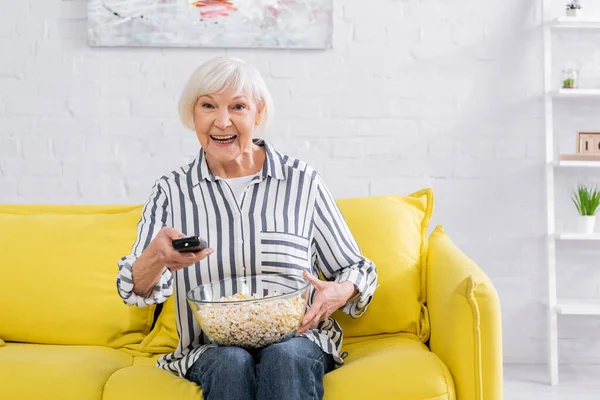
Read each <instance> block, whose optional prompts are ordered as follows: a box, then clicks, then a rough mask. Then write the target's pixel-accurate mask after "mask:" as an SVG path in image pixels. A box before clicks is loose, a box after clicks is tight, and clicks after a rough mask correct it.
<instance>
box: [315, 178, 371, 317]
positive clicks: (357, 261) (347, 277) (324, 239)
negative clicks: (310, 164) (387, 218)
mask: <svg viewBox="0 0 600 400" xmlns="http://www.w3.org/2000/svg"><path fill="white" fill-rule="evenodd" d="M317 181H318V192H317V198H316V204H315V216H314V221H313V222H314V229H315V232H314V241H313V244H314V247H315V254H316V261H317V262H316V264H317V266H318V268H319V270H320V271H321V273H322V274H323V276H324V277H325V279H327V280H329V281H335V282H338V283H341V282H344V281H350V282H352V284H354V287H356V289H357V291H358V293H357V294H356V295H355V296H353V297H352V298H350V299H349V300H348V302H346V304H345V305H344V306H343V307H342V308H341V310H342V311H343V312H345V313H346V314H348V315H349V316H350V317H352V318H358V317H360V316H361V315H362V314H363V313H364V312H365V311H366V310H367V307H368V306H369V304H370V303H371V301H372V299H373V295H374V293H375V290H376V289H377V279H378V276H377V270H376V268H375V264H374V263H373V262H372V261H371V260H369V259H367V258H366V257H365V256H363V255H362V253H361V251H360V248H359V247H358V244H357V243H356V240H355V239H354V236H353V235H352V233H351V232H350V228H349V227H348V225H347V223H346V220H345V219H344V216H343V215H342V212H341V211H340V209H339V207H338V205H337V203H336V202H335V200H334V199H333V197H332V196H331V193H330V192H329V190H328V189H327V187H326V186H325V184H324V183H323V181H322V180H321V178H320V177H318V176H317Z"/></svg>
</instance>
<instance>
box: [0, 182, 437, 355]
mask: <svg viewBox="0 0 600 400" xmlns="http://www.w3.org/2000/svg"><path fill="white" fill-rule="evenodd" d="M337 204H338V206H339V207H340V210H341V212H342V214H343V215H344V218H345V219H346V221H347V223H348V226H349V227H350V230H351V231H352V233H353V235H354V237H355V238H356V240H357V242H358V245H359V247H360V248H361V250H362V252H363V254H364V255H365V256H366V257H367V258H369V259H371V260H372V261H373V262H374V263H375V266H376V268H377V272H378V275H379V287H378V289H377V291H376V292H375V296H374V298H373V301H372V303H371V305H370V306H369V308H368V310H367V312H366V313H365V314H364V315H363V316H361V317H360V318H358V319H352V318H350V317H348V316H347V315H346V314H343V313H342V312H336V313H334V317H335V318H336V319H337V321H338V322H339V323H340V325H341V326H342V328H343V329H344V335H345V337H357V336H368V335H377V334H381V333H397V332H406V333H412V334H415V335H417V336H418V337H420V338H421V339H422V340H423V341H425V340H426V339H427V337H428V335H429V323H428V319H427V312H426V309H425V307H424V303H425V301H426V299H425V293H426V292H425V290H424V287H425V278H424V274H425V261H426V260H425V253H426V235H427V231H428V227H429V222H430V219H431V213H432V211H433V193H432V191H431V190H428V189H427V190H421V191H419V192H416V193H414V194H411V195H408V196H375V197H361V198H353V199H339V200H338V201H337ZM141 208H142V206H141V205H138V206H73V205H56V206H52V205H48V206H37V205H18V206H17V205H0V251H1V253H2V257H1V258H0V273H1V274H2V276H3V277H7V278H6V279H5V282H6V284H5V285H4V289H3V290H2V291H0V338H1V339H4V340H7V341H18V342H31V343H48V344H96V345H106V346H110V347H115V348H116V347H129V348H132V349H136V350H142V351H148V352H168V351H169V350H170V349H174V348H175V347H176V346H177V331H176V328H175V326H176V325H175V309H174V303H173V298H170V299H169V300H168V301H167V302H166V303H165V304H164V305H163V309H162V312H161V314H160V317H159V319H158V320H157V322H156V324H155V327H154V329H153V330H152V332H149V330H150V327H151V325H152V322H153V317H154V310H155V307H154V306H150V307H146V308H137V307H127V306H125V305H124V304H123V302H122V301H121V300H120V299H119V297H118V295H117V293H116V289H115V278H116V272H117V265H116V261H117V260H118V258H119V257H121V256H123V255H125V254H128V253H129V252H130V251H131V245H132V244H133V242H134V240H135V234H136V228H137V224H138V222H139V219H140V215H141Z"/></svg>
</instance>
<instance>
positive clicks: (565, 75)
mask: <svg viewBox="0 0 600 400" xmlns="http://www.w3.org/2000/svg"><path fill="white" fill-rule="evenodd" d="M578 87H579V71H578V70H577V68H565V69H563V71H562V88H563V89H577V88H578Z"/></svg>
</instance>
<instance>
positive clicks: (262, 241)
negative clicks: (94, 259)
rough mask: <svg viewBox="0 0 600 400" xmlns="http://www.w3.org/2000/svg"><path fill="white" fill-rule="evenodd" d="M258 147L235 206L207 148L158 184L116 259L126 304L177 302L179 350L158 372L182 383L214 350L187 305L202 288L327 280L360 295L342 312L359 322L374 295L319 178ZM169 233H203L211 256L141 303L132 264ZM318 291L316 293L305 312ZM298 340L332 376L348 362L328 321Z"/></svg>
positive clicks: (166, 275)
mask: <svg viewBox="0 0 600 400" xmlns="http://www.w3.org/2000/svg"><path fill="white" fill-rule="evenodd" d="M254 143H256V144H258V145H260V146H263V147H264V148H265V151H266V159H265V162H264V164H263V167H262V169H261V171H260V172H259V173H258V174H257V175H256V176H255V177H254V178H252V180H251V181H250V183H249V184H248V185H247V186H246V189H245V190H244V192H243V194H242V196H241V200H240V201H239V202H238V201H237V200H236V196H234V194H233V193H232V191H231V188H230V187H229V185H228V184H227V182H226V181H225V180H223V179H222V178H220V177H218V176H215V175H214V174H213V173H212V172H211V171H210V170H209V168H208V165H207V163H206V157H205V154H204V151H203V150H202V149H201V150H200V152H199V155H198V156H197V157H196V158H195V159H194V160H193V161H192V162H191V163H190V164H189V165H186V166H184V167H181V168H180V169H178V170H175V171H172V172H171V173H169V174H167V175H165V176H162V177H161V178H160V179H158V180H157V181H156V182H155V184H154V186H153V188H152V193H151V195H150V198H149V199H148V201H147V202H146V203H145V204H144V207H143V210H142V217H141V220H140V222H139V224H138V229H137V238H136V240H135V243H134V244H133V247H132V251H131V253H130V254H129V255H127V256H124V257H123V258H121V259H120V260H119V261H118V266H119V272H118V275H117V279H116V282H117V291H118V293H119V295H120V296H121V298H122V299H123V300H124V302H125V303H126V304H129V305H136V306H138V307H143V306H147V305H150V304H157V303H162V302H164V301H165V300H166V299H167V298H168V297H169V296H171V295H174V296H175V307H176V316H177V331H178V334H179V344H178V347H177V349H176V350H175V352H173V353H170V354H166V355H163V356H161V357H160V358H159V360H158V362H157V365H158V367H160V368H162V369H165V370H167V371H170V372H172V373H174V374H177V375H179V376H182V377H183V376H185V374H186V371H187V370H188V369H189V368H190V366H191V365H192V364H193V363H194V362H195V361H196V360H197V359H198V358H199V357H200V356H201V355H202V353H203V352H204V351H205V350H206V349H208V348H210V347H215V346H216V344H214V343H212V342H211V340H210V339H209V338H208V337H207V336H206V335H205V334H204V333H203V332H202V331H201V329H200V325H199V324H198V323H197V321H196V319H195V318H194V317H193V314H192V312H191V309H190V308H189V306H188V304H187V301H186V293H187V292H188V291H189V290H190V289H193V288H194V287H196V286H198V285H202V284H205V283H208V282H211V281H213V280H220V279H225V278H228V277H240V276H248V275H254V274H261V273H283V274H290V273H292V274H301V273H302V271H303V270H306V271H309V272H310V273H312V274H313V275H315V276H319V273H322V274H323V276H324V277H325V279H327V280H329V281H335V282H342V281H346V280H348V281H350V282H352V283H353V284H354V285H355V287H356V288H357V289H358V293H357V294H356V295H355V296H354V297H352V298H351V299H350V300H348V302H347V303H346V305H345V306H343V307H342V308H341V309H342V310H343V311H344V312H345V313H347V314H348V315H350V316H351V317H353V318H358V317H359V316H360V315H361V314H362V313H363V312H364V311H365V310H366V308H367V306H368V304H369V303H370V302H371V299H372V297H373V294H374V292H375V289H376V287H377V272H376V269H375V265H374V264H373V263H372V262H371V261H370V260H368V259H367V258H365V257H364V256H363V255H362V254H361V251H360V249H359V247H358V245H357V243H356V241H355V239H354V237H353V236H352V234H351V232H350V230H349V228H348V226H347V224H346V222H345V220H344V218H343V216H342V214H341V212H340V210H339V208H338V206H337V204H336V202H335V200H334V199H333V197H332V195H331V194H330V192H329V191H328V189H327V188H326V187H325V185H324V183H323V180H322V179H321V176H320V175H319V174H318V173H317V172H316V171H315V170H314V169H312V168H311V167H310V166H308V165H307V164H306V163H303V162H301V161H299V160H296V159H293V158H291V157H288V156H286V155H283V154H281V153H279V152H277V151H275V150H274V149H273V148H272V147H271V145H269V144H268V143H266V142H264V141H260V140H256V139H255V141H254ZM163 226H170V227H173V228H176V229H178V230H179V231H181V232H183V233H184V234H185V235H198V236H200V237H202V238H204V239H206V240H207V241H208V244H209V246H210V247H211V248H212V249H214V250H215V252H214V253H213V254H211V255H210V256H209V257H207V258H205V259H204V260H202V261H200V262H198V263H196V264H194V265H192V266H190V267H188V268H183V269H180V270H178V271H176V272H173V273H172V272H171V271H170V270H169V269H167V268H165V269H164V271H163V273H162V276H161V278H160V280H159V282H158V283H157V284H156V285H155V287H154V289H153V291H152V293H151V294H150V295H149V297H148V298H142V297H140V296H137V295H136V294H135V293H133V279H132V273H131V271H132V267H131V266H132V265H133V263H134V261H135V260H136V259H137V258H138V257H139V256H140V255H141V254H142V251H143V250H144V249H145V248H146V247H147V246H148V244H149V243H150V241H151V240H152V239H153V238H154V237H155V236H156V235H157V234H158V231H159V230H160V229H161V228H162V227H163ZM315 293H316V292H315V289H314V287H312V286H311V289H310V292H309V298H308V305H309V306H310V304H312V301H313V299H314V296H315ZM302 336H303V337H306V338H308V339H309V340H311V341H313V342H314V343H316V344H317V345H318V346H319V347H321V349H323V351H325V352H327V353H329V354H331V355H332V356H333V358H334V360H335V365H336V368H337V367H340V366H341V365H342V364H343V362H344V358H345V357H346V354H345V353H342V352H341V346H342V338H343V332H342V329H341V328H340V325H339V324H338V323H337V322H336V321H335V320H334V319H333V318H332V317H329V318H328V319H327V320H326V321H322V322H320V323H319V324H318V326H317V327H316V328H314V329H311V330H308V331H307V332H305V333H303V334H302Z"/></svg>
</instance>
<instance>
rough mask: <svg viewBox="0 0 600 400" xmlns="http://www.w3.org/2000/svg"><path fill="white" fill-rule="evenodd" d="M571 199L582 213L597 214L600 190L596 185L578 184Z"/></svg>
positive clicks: (599, 203)
mask: <svg viewBox="0 0 600 400" xmlns="http://www.w3.org/2000/svg"><path fill="white" fill-rule="evenodd" d="M571 200H572V201H573V204H575V207H576V208H577V211H578V212H579V214H580V215H596V213H597V212H598V208H599V207H600V190H598V188H596V187H595V186H585V185H581V184H580V185H578V187H577V191H573V192H572V195H571Z"/></svg>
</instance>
